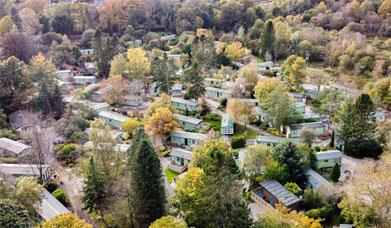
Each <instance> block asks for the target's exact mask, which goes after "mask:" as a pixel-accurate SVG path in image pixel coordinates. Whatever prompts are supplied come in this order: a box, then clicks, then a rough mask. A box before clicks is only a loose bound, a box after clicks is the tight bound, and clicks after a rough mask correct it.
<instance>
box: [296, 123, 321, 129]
mask: <svg viewBox="0 0 391 228" xmlns="http://www.w3.org/2000/svg"><path fill="white" fill-rule="evenodd" d="M303 127H307V128H321V127H325V124H324V123H323V122H312V123H301V124H291V125H289V128H290V129H292V130H298V129H301V128H303Z"/></svg>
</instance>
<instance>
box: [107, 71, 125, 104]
mask: <svg viewBox="0 0 391 228" xmlns="http://www.w3.org/2000/svg"><path fill="white" fill-rule="evenodd" d="M101 88H103V89H104V90H103V94H102V95H103V99H104V100H105V101H106V102H107V103H109V104H119V103H121V102H123V101H124V99H125V96H126V94H127V93H128V88H129V84H128V80H126V79H124V78H123V77H122V76H121V75H115V76H112V77H109V78H108V79H106V80H105V81H103V82H102V86H101Z"/></svg>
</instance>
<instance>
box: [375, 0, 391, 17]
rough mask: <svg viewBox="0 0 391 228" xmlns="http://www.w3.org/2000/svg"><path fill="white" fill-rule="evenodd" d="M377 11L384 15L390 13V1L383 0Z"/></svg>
mask: <svg viewBox="0 0 391 228" xmlns="http://www.w3.org/2000/svg"><path fill="white" fill-rule="evenodd" d="M378 13H379V14H381V15H383V16H384V17H387V16H389V15H390V14H391V1H390V0H384V1H383V3H382V4H381V5H380V7H379V9H378Z"/></svg>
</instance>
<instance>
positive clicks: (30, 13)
mask: <svg viewBox="0 0 391 228" xmlns="http://www.w3.org/2000/svg"><path fill="white" fill-rule="evenodd" d="M19 17H20V19H21V25H22V29H23V32H25V33H26V34H28V35H36V34H37V33H39V32H40V31H41V25H40V23H39V21H38V16H37V14H36V13H35V12H34V10H32V9H30V8H23V9H21V10H19Z"/></svg>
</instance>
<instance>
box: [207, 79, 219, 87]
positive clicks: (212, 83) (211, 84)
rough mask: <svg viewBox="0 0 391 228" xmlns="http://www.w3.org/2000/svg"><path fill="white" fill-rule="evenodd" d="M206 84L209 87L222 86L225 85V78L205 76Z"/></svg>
mask: <svg viewBox="0 0 391 228" xmlns="http://www.w3.org/2000/svg"><path fill="white" fill-rule="evenodd" d="M205 85H206V86H208V87H216V88H221V87H222V86H223V80H222V79H218V78H205Z"/></svg>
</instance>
